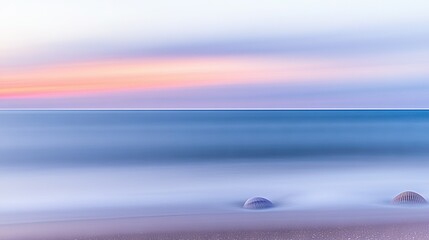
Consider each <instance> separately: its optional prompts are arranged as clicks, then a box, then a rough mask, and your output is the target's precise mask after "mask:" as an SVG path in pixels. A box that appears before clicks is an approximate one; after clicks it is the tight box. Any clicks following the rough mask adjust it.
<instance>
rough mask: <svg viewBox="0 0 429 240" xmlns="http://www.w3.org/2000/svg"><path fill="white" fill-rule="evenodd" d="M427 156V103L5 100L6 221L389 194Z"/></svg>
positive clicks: (418, 178) (355, 202)
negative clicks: (72, 104) (202, 105)
mask: <svg viewBox="0 0 429 240" xmlns="http://www.w3.org/2000/svg"><path fill="white" fill-rule="evenodd" d="M428 159H429V111H418V110H408V111H406V110H401V111H393V110H391V111H388V110H356V111H351V110H349V111H343V110H320V111H2V112H0V191H1V193H0V195H1V196H2V197H1V198H0V213H2V216H3V217H0V222H8V221H19V220H22V219H25V221H31V220H32V219H33V218H34V216H37V217H39V218H40V216H42V218H43V217H46V216H48V215H49V214H51V215H52V213H61V214H58V215H55V216H56V217H57V218H79V217H97V216H98V217H100V216H101V217H103V216H113V215H115V216H116V215H133V214H137V215H162V214H187V213H199V212H228V211H236V210H237V211H239V210H240V205H241V204H242V202H244V201H245V200H246V199H247V198H248V197H251V196H260V195H262V196H265V197H268V198H270V199H271V200H272V201H273V202H274V203H275V204H276V206H277V209H283V210H285V209H286V210H287V209H289V208H296V209H312V208H319V207H327V206H339V205H351V206H359V205H382V204H384V203H385V202H388V201H389V200H390V198H391V197H393V196H394V195H395V194H396V193H399V192H400V191H403V190H416V191H418V192H420V193H422V194H423V195H425V194H426V196H427V197H429V187H427V186H429V185H428V183H429V177H427V176H429V175H427V172H428V170H429V161H428ZM135 209H139V210H138V211H137V210H135ZM27 213H28V214H27ZM29 213H31V214H29ZM36 213H37V214H36ZM48 213H49V214H48ZM51 215H49V216H51ZM17 216H19V217H17ZM21 216H27V217H21Z"/></svg>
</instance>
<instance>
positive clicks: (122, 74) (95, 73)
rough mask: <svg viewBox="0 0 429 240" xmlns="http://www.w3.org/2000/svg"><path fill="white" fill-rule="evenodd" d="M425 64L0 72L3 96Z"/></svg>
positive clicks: (339, 75)
mask: <svg viewBox="0 0 429 240" xmlns="http://www.w3.org/2000/svg"><path fill="white" fill-rule="evenodd" d="M422 69H423V70H424V71H427V70H425V69H426V68H425V67H424V66H419V65H417V66H403V65H401V66H390V65H389V66H373V65H363V66H362V65H358V66H355V65H353V64H345V63H344V61H328V60H320V59H300V60H292V59H285V58H274V57H272V58H262V57H255V58H249V57H211V58H175V59H156V60H154V59H150V60H149V59H145V60H123V61H121V60H117V61H100V62H86V63H76V64H66V65H58V66H49V67H44V68H37V69H30V70H25V71H22V72H17V71H15V72H11V71H9V72H5V71H4V72H0V97H3V98H6V97H29V96H35V95H38V96H52V95H63V94H79V93H95V92H103V91H121V90H135V89H141V90H144V89H154V88H174V87H176V88H177V87H193V86H207V85H225V84H242V83H255V82H261V83H263V82H264V81H271V82H273V81H281V82H294V81H305V80H310V81H314V80H318V81H319V80H335V79H343V78H347V79H350V78H361V77H377V76H386V75H389V76H390V75H392V76H395V75H397V74H410V73H416V72H417V73H418V72H421V71H422Z"/></svg>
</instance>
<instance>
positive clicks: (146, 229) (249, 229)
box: [0, 207, 429, 240]
mask: <svg viewBox="0 0 429 240" xmlns="http://www.w3.org/2000/svg"><path fill="white" fill-rule="evenodd" d="M0 239H2V240H26V239H32V240H39V239H40V240H42V239H43V240H51V239H52V240H54V239H55V240H66V239H67V240H68V239H71V240H77V239H80V240H96V239H98V240H137V239H333V240H335V239H429V208H427V207H424V208H404V207H397V208H393V207H389V208H373V209H354V210H350V209H335V210H333V209H326V210H305V211H303V210H302V211H301V210H295V211H276V210H270V211H251V210H249V211H239V212H236V213H227V214H225V213H222V214H194V215H176V216H173V215H166V216H145V217H132V218H130V217H128V218H127V217H121V218H110V219H75V220H62V221H49V222H27V223H11V224H1V225H0Z"/></svg>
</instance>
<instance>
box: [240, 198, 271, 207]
mask: <svg viewBox="0 0 429 240" xmlns="http://www.w3.org/2000/svg"><path fill="white" fill-rule="evenodd" d="M271 207H273V203H272V202H271V201H270V200H268V199H266V198H263V197H252V198H249V199H248V200H247V201H246V202H245V203H244V205H243V208H247V209H264V208H271Z"/></svg>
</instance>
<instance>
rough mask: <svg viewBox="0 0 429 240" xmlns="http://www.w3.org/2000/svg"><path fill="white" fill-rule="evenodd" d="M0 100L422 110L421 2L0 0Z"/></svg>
mask: <svg viewBox="0 0 429 240" xmlns="http://www.w3.org/2000/svg"><path fill="white" fill-rule="evenodd" d="M0 3H1V7H0V108H5V109H7V108H420V107H423V108H427V107H429V81H428V80H429V78H428V77H429V28H428V27H427V23H428V22H429V14H427V13H428V10H429V2H428V1H426V0H413V1H396V0H390V1H387V0H360V1H348V0H325V1H320V0H266V1H249V0H233V1H231V0H217V1H198V0H182V1H176V0H156V1H144V0H143V1H142V0H121V1H114V0H74V1H66V0H44V1H38V0H14V1H2V0H0Z"/></svg>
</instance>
